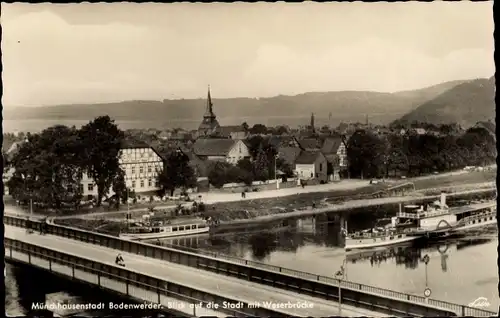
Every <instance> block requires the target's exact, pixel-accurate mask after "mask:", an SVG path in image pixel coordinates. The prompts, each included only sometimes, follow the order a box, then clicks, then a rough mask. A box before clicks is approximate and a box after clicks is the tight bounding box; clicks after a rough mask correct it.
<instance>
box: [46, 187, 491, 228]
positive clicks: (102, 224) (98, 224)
mask: <svg viewBox="0 0 500 318" xmlns="http://www.w3.org/2000/svg"><path fill="white" fill-rule="evenodd" d="M495 193H496V189H495V188H483V189H474V190H468V191H457V192H454V193H449V194H448V197H449V198H468V199H474V198H481V197H484V196H488V195H490V196H491V195H494V194H495ZM437 198H439V195H421V194H418V193H415V194H414V195H409V196H404V197H387V198H377V199H373V198H369V199H360V200H351V201H346V202H340V203H335V204H334V203H324V204H323V205H322V206H316V207H314V208H313V207H312V206H308V207H304V208H302V209H300V210H292V211H284V210H281V211H278V212H276V211H270V210H265V211H263V213H264V214H262V215H259V216H256V217H250V215H249V213H246V214H244V213H243V214H242V213H239V212H238V211H236V212H235V213H234V214H233V216H237V217H238V218H234V219H230V220H219V224H218V226H217V227H216V228H215V229H214V231H215V232H225V231H226V230H228V229H231V231H235V230H238V229H240V228H247V227H249V226H250V227H252V226H259V225H263V224H269V223H276V222H280V221H283V220H286V219H294V218H304V217H309V216H313V215H317V214H322V213H332V212H340V211H346V210H353V209H359V208H368V207H373V206H383V205H388V204H398V203H408V202H421V201H425V200H433V199H437ZM272 212H275V213H272ZM52 222H53V223H55V224H60V225H65V226H71V227H76V228H81V229H85V230H89V231H95V232H100V233H105V234H110V235H118V233H119V232H120V229H123V226H124V223H123V222H120V221H118V220H109V219H104V218H101V219H83V218H65V219H54V220H52Z"/></svg>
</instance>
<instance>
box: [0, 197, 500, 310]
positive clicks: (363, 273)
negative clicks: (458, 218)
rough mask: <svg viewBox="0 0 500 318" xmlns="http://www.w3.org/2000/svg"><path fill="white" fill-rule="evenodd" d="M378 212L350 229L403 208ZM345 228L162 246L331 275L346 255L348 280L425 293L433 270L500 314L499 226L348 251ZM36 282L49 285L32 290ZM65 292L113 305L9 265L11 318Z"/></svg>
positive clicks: (442, 288) (444, 288)
mask: <svg viewBox="0 0 500 318" xmlns="http://www.w3.org/2000/svg"><path fill="white" fill-rule="evenodd" d="M450 203H451V202H450ZM373 209H374V210H375V211H373V210H371V211H370V210H368V209H363V211H362V212H356V211H353V212H352V213H350V214H349V216H348V223H349V228H350V229H352V230H356V229H362V228H367V227H368V226H370V225H373V223H374V221H375V220H376V219H377V218H380V217H388V216H391V215H392V214H394V213H395V210H396V206H384V207H375V208H373ZM339 230H340V229H339V226H338V225H335V224H334V223H332V222H330V221H328V218H323V219H322V218H321V217H317V218H315V219H312V218H304V219H302V220H299V221H293V222H290V225H288V226H286V227H277V226H275V225H273V224H270V225H267V226H264V225H262V226H260V227H259V228H255V227H250V228H248V229H247V230H245V229H243V230H239V231H238V233H234V232H232V233H231V232H229V233H223V234H218V235H215V236H208V235H205V236H192V237H186V238H179V239H174V240H172V239H171V240H164V241H161V242H159V243H160V244H175V245H177V246H184V247H189V248H195V249H202V250H206V251H211V252H217V253H223V254H227V255H232V256H236V257H240V258H245V259H248V260H253V261H258V262H263V263H267V264H272V265H276V266H282V267H287V268H291V269H295V270H300V271H305V272H310V273H314V274H318V275H325V276H332V275H333V274H334V273H335V272H336V271H338V270H339V269H340V267H341V265H342V264H343V263H344V260H345V262H346V266H345V269H346V279H348V280H350V281H354V282H358V283H362V284H367V285H372V286H377V287H381V288H386V289H391V290H396V291H400V292H404V293H409V294H415V295H423V292H424V289H425V288H426V274H427V287H428V288H430V289H431V290H432V295H431V298H434V299H439V300H444V301H449V302H453V303H459V304H463V305H468V304H469V303H471V302H473V301H474V300H476V299H477V298H479V297H485V298H486V299H487V300H488V303H489V306H488V307H486V308H484V309H486V310H490V311H496V310H497V308H498V307H499V305H500V301H499V297H498V288H497V284H498V269H497V245H498V232H497V230H496V227H495V226H493V227H491V228H486V229H481V230H480V231H476V232H468V233H465V234H464V235H462V236H460V237H455V238H454V239H449V240H446V241H440V242H438V243H434V244H425V245H423V244H420V245H412V246H399V247H391V248H384V249H378V250H370V251H365V252H363V253H359V252H354V253H353V252H350V253H348V254H346V253H345V251H344V249H343V248H342V247H341V246H342V244H343V242H342V237H341V236H340V235H339ZM424 255H428V256H429V258H430V261H429V263H428V264H427V266H426V265H425V264H424V262H423V261H422V258H423V257H424ZM34 282H42V283H38V284H37V285H36V288H33V284H34ZM43 282H45V283H43ZM46 282H50V283H46ZM61 291H62V292H66V293H68V294H69V295H71V296H79V297H80V298H81V299H82V300H81V301H82V302H92V301H93V300H94V299H96V297H98V299H103V300H104V301H105V302H107V301H109V300H107V299H109V297H111V296H110V295H109V294H103V293H101V294H100V296H96V295H97V294H96V292H95V290H94V289H92V290H87V289H84V288H82V287H81V286H79V285H75V284H74V283H68V282H67V281H65V280H62V279H55V278H54V277H53V276H50V274H48V273H45V272H42V271H39V270H35V269H28V268H26V267H17V266H11V265H7V277H6V308H7V313H8V314H9V315H11V316H19V315H29V314H30V304H31V303H32V302H40V301H44V300H45V299H44V297H45V295H46V294H49V293H55V292H61ZM99 297H100V298H99ZM87 314H88V315H89V316H95V315H105V314H109V313H98V314H96V313H87ZM113 314H116V312H113Z"/></svg>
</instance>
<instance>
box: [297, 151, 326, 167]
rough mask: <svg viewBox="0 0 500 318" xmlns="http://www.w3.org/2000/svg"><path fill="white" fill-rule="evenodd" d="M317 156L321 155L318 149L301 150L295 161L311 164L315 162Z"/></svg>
mask: <svg viewBox="0 0 500 318" xmlns="http://www.w3.org/2000/svg"><path fill="white" fill-rule="evenodd" d="M318 156H321V152H319V151H302V152H301V153H300V155H299V156H298V157H297V160H296V161H295V163H297V164H303V165H307V164H313V163H314V162H316V159H317V158H318Z"/></svg>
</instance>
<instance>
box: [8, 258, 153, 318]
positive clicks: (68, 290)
mask: <svg viewBox="0 0 500 318" xmlns="http://www.w3.org/2000/svg"><path fill="white" fill-rule="evenodd" d="M5 269H6V277H5V313H6V315H7V316H9V317H23V316H24V317H36V316H38V317H45V316H49V313H48V312H46V311H43V310H35V309H34V308H32V306H33V304H37V303H45V301H46V295H51V296H52V297H51V298H52V299H55V301H56V302H61V303H64V302H65V301H67V300H72V301H74V302H75V303H78V304H99V303H101V302H102V303H104V309H103V310H93V311H87V312H83V313H78V316H79V317H105V316H118V317H120V316H121V317H125V316H128V317H130V316H132V317H144V316H147V317H154V316H156V315H157V314H158V313H157V312H155V311H153V310H146V311H145V310H142V311H141V310H130V309H129V310H116V309H113V310H109V309H106V308H109V303H110V302H112V303H114V304H121V303H125V304H133V303H135V302H133V301H131V300H129V299H125V298H123V297H117V296H114V295H113V294H111V293H107V292H104V291H101V290H99V289H98V288H91V287H89V286H87V285H84V284H79V283H75V282H72V281H70V280H67V279H63V278H59V277H58V276H55V275H52V274H50V273H48V272H46V271H43V270H39V269H34V268H29V267H27V266H18V265H16V266H14V265H11V264H6V268H5ZM72 298H74V299H72Z"/></svg>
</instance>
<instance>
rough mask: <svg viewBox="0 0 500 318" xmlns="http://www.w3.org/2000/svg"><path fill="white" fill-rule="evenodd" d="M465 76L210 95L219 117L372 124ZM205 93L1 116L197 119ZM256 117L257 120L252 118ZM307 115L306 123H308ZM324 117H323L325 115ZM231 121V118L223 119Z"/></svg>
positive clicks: (385, 121) (45, 108)
mask: <svg viewBox="0 0 500 318" xmlns="http://www.w3.org/2000/svg"><path fill="white" fill-rule="evenodd" d="M464 82H466V81H451V82H445V83H441V84H437V85H434V86H430V87H426V88H422V89H418V90H413V91H404V92H396V93H378V92H370V91H338V92H310V93H304V94H299V95H295V96H284V95H279V96H275V97H270V98H226V99H217V98H213V99H212V100H213V104H214V111H215V113H216V115H217V117H218V118H233V119H234V120H235V121H237V120H240V119H242V118H245V120H246V121H248V122H249V123H251V124H252V123H255V122H258V121H259V120H261V119H262V118H267V119H269V118H276V120H277V121H282V124H293V123H292V122H296V120H295V121H293V120H287V118H290V119H293V118H295V119H297V118H308V117H309V116H310V114H311V112H314V113H315V116H316V118H318V119H319V120H318V122H322V120H321V118H328V117H329V113H332V118H333V119H335V120H336V121H337V122H340V121H344V122H356V121H363V122H364V120H365V116H368V117H369V118H370V122H372V123H375V124H388V123H389V122H391V121H393V120H396V119H398V118H399V117H401V116H402V115H404V114H406V113H408V112H411V111H412V110H414V109H416V108H417V107H418V106H420V105H422V104H424V103H426V102H427V101H430V100H432V99H434V98H436V97H437V96H438V95H440V94H442V93H443V92H445V91H447V90H449V89H451V88H453V87H455V86H457V85H460V84H462V83H464ZM204 107H205V100H204V99H179V100H168V99H165V100H163V101H147V100H142V101H141V100H137V101H124V102H117V103H102V104H72V105H57V106H43V107H16V108H8V107H7V108H4V110H3V112H4V114H3V115H4V119H7V120H9V119H47V120H53V119H61V120H90V119H92V118H94V117H96V116H100V115H109V116H111V117H112V118H114V119H116V120H122V121H162V120H165V121H169V120H170V121H172V120H174V121H198V120H200V119H201V117H202V116H203V112H204ZM252 118H255V122H252ZM307 122H308V121H305V122H304V124H307ZM323 122H324V120H323ZM223 124H234V123H223Z"/></svg>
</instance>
